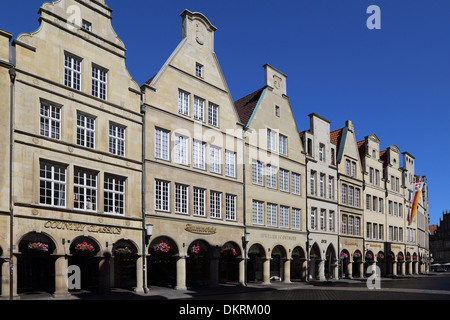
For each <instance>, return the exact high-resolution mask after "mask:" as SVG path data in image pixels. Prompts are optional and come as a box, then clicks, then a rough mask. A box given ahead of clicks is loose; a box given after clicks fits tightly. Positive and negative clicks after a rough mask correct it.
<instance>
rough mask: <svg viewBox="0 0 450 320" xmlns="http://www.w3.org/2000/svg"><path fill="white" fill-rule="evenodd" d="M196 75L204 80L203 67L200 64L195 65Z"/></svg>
mask: <svg viewBox="0 0 450 320" xmlns="http://www.w3.org/2000/svg"><path fill="white" fill-rule="evenodd" d="M195 75H196V76H197V77H200V78H203V65H201V64H200V63H198V62H196V63H195Z"/></svg>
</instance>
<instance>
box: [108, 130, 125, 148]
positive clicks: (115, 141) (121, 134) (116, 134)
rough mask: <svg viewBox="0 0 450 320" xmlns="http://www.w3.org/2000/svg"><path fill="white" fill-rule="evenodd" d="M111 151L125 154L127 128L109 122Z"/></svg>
mask: <svg viewBox="0 0 450 320" xmlns="http://www.w3.org/2000/svg"><path fill="white" fill-rule="evenodd" d="M109 152H110V153H112V154H115V155H118V156H124V155H125V128H122V127H119V126H116V125H114V124H111V123H110V124H109Z"/></svg>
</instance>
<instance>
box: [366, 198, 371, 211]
mask: <svg viewBox="0 0 450 320" xmlns="http://www.w3.org/2000/svg"><path fill="white" fill-rule="evenodd" d="M371 202H372V196H371V195H369V194H367V195H366V209H367V210H370V205H371Z"/></svg>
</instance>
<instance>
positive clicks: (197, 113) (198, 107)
mask: <svg viewBox="0 0 450 320" xmlns="http://www.w3.org/2000/svg"><path fill="white" fill-rule="evenodd" d="M204 113H205V100H203V99H202V98H199V97H194V119H195V120H199V121H205V115H204Z"/></svg>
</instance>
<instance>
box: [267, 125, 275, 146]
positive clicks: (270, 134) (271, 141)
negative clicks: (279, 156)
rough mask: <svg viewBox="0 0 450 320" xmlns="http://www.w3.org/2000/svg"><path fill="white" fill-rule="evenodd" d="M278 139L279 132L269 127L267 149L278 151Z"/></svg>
mask: <svg viewBox="0 0 450 320" xmlns="http://www.w3.org/2000/svg"><path fill="white" fill-rule="evenodd" d="M276 139H277V133H276V132H275V131H273V130H272V129H267V150H269V151H277V145H276Z"/></svg>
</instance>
